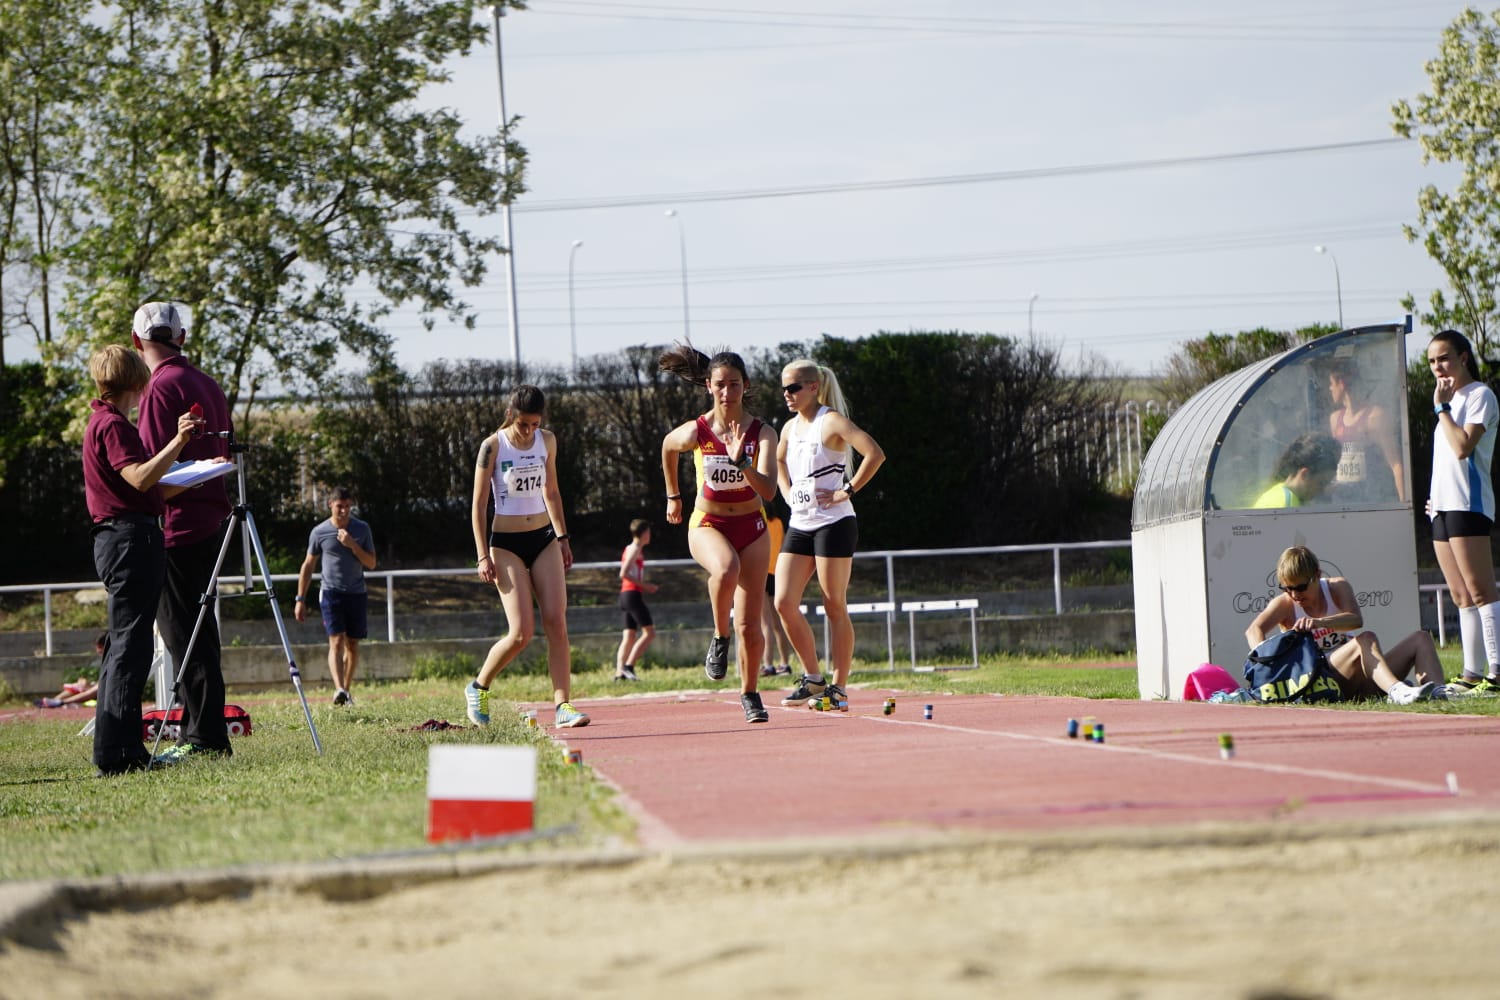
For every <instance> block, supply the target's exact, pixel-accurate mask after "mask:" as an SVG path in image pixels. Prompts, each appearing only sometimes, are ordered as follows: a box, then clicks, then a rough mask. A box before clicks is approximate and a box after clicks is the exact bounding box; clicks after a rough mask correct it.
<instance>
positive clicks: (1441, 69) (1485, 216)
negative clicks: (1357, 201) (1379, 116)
mask: <svg viewBox="0 0 1500 1000" xmlns="http://www.w3.org/2000/svg"><path fill="white" fill-rule="evenodd" d="M1426 71H1427V77H1428V79H1429V80H1430V81H1431V82H1432V92H1431V93H1428V94H1421V95H1419V96H1418V97H1417V98H1416V100H1415V101H1414V102H1410V101H1404V100H1403V101H1397V102H1396V103H1395V104H1394V105H1392V106H1391V114H1392V116H1393V119H1394V120H1393V128H1394V129H1395V131H1396V134H1397V135H1400V136H1404V137H1406V138H1408V139H1410V138H1415V139H1416V140H1417V141H1418V142H1419V143H1420V144H1421V146H1422V162H1423V163H1424V164H1425V163H1432V162H1434V161H1435V162H1437V163H1453V164H1458V165H1460V166H1461V167H1462V174H1461V175H1460V177H1459V180H1458V184H1457V186H1456V187H1455V188H1454V189H1453V190H1452V191H1451V192H1443V191H1439V190H1438V188H1437V187H1436V186H1435V185H1432V184H1429V185H1427V186H1426V187H1424V188H1422V190H1421V191H1420V192H1419V193H1418V195H1417V223H1416V225H1407V226H1403V227H1402V231H1403V232H1404V233H1405V234H1406V238H1407V239H1408V240H1410V241H1411V242H1413V243H1416V242H1420V243H1421V244H1422V246H1423V247H1424V248H1425V249H1426V251H1427V254H1428V256H1430V257H1431V258H1432V259H1433V260H1435V261H1437V263H1438V264H1439V265H1440V266H1441V267H1442V269H1443V271H1444V273H1445V274H1447V276H1448V282H1449V284H1450V285H1452V297H1451V298H1450V297H1449V296H1448V295H1446V294H1445V293H1444V292H1443V291H1442V290H1441V289H1439V290H1435V291H1434V292H1433V293H1432V297H1431V298H1430V300H1429V301H1428V303H1427V306H1428V311H1427V312H1425V313H1420V318H1421V320H1422V322H1424V323H1426V324H1427V325H1428V326H1430V327H1432V328H1434V329H1444V328H1448V327H1453V328H1457V329H1461V330H1465V331H1467V332H1468V334H1469V339H1470V340H1471V342H1472V343H1473V344H1474V349H1475V353H1476V354H1477V355H1479V356H1480V357H1481V358H1486V359H1487V358H1489V357H1490V356H1491V355H1492V354H1494V349H1495V348H1496V346H1500V345H1496V344H1495V342H1494V334H1493V333H1492V332H1491V331H1492V326H1493V320H1494V319H1495V316H1496V288H1497V286H1500V142H1497V137H1500V11H1493V12H1491V13H1488V14H1482V13H1480V12H1479V11H1476V10H1474V9H1472V8H1470V9H1468V10H1465V11H1464V12H1463V13H1462V14H1460V15H1459V16H1458V18H1457V19H1456V20H1454V22H1453V23H1452V24H1451V25H1449V26H1448V27H1447V28H1446V29H1445V30H1444V31H1443V35H1442V40H1441V42H1440V43H1439V47H1438V55H1437V57H1436V58H1434V59H1432V60H1431V61H1429V62H1428V63H1427V65H1426ZM1402 305H1403V306H1404V307H1405V308H1406V309H1407V310H1409V311H1411V312H1414V313H1416V312H1418V309H1417V304H1416V300H1415V298H1414V297H1412V296H1410V295H1408V296H1407V297H1406V298H1405V299H1404V300H1403V301H1402Z"/></svg>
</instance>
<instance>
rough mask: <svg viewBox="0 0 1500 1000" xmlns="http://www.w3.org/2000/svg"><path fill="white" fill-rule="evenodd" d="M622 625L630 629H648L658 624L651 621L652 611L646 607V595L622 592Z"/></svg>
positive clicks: (636, 592) (627, 591) (628, 591)
mask: <svg viewBox="0 0 1500 1000" xmlns="http://www.w3.org/2000/svg"><path fill="white" fill-rule="evenodd" d="M620 623H621V625H622V627H624V628H628V629H642V628H648V627H650V626H651V625H654V624H656V623H655V622H653V621H652V620H651V609H650V608H648V607H646V595H645V594H644V593H642V592H641V591H639V590H622V591H620Z"/></svg>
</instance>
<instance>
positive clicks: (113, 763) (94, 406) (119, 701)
mask: <svg viewBox="0 0 1500 1000" xmlns="http://www.w3.org/2000/svg"><path fill="white" fill-rule="evenodd" d="M89 375H90V376H92V377H93V379H94V385H95V386H96V387H97V389H98V392H99V398H98V399H95V400H94V401H93V402H91V403H90V404H89V407H90V410H91V412H90V413H89V425H88V429H87V430H85V431H84V435H83V494H84V501H85V503H86V504H87V505H88V509H89V516H90V518H92V520H93V522H94V526H93V530H92V533H93V537H94V568H95V569H96V570H98V572H99V581H100V582H101V583H103V584H104V589H105V591H107V592H108V594H109V631H108V632H107V633H105V639H104V658H103V660H102V661H101V663H100V667H99V692H98V694H97V695H96V698H97V700H98V705H97V706H96V707H95V709H94V766H96V767H97V768H98V769H99V774H100V775H101V776H108V775H114V774H123V773H125V772H126V771H134V770H139V769H140V768H143V767H145V766H146V765H147V763H149V762H150V760H151V755H150V752H149V751H148V750H147V749H146V746H145V744H144V743H143V742H142V739H141V695H142V693H143V692H144V691H145V688H146V675H147V674H149V673H150V672H151V646H152V642H151V623H152V622H153V621H154V620H155V618H156V606H157V602H158V601H159V600H160V598H161V588H162V581H163V578H164V575H165V572H166V556H165V550H164V549H163V547H162V531H161V515H162V511H163V510H164V509H165V497H166V496H168V495H170V494H171V493H175V492H177V490H178V489H179V488H178V487H173V486H168V487H163V486H160V485H158V484H157V480H159V479H161V477H162V475H163V474H164V473H165V472H166V471H167V470H168V469H170V468H171V467H172V462H173V461H174V460H175V459H176V458H177V455H178V453H179V452H181V451H182V448H183V446H184V445H186V444H187V442H188V441H190V440H191V439H192V434H193V431H194V429H195V428H197V427H198V426H200V425H201V424H202V421H201V420H199V419H198V418H197V417H195V416H194V415H193V414H191V413H189V412H187V411H186V409H184V411H183V412H182V413H180V414H179V415H178V417H177V421H176V425H175V429H174V433H173V434H172V435H171V436H170V437H168V438H167V440H166V444H165V446H164V447H163V448H162V449H161V451H159V452H158V453H157V454H155V455H149V454H148V453H147V451H146V448H145V446H144V445H143V444H142V443H141V438H140V435H139V434H138V433H137V432H136V429H135V426H134V425H133V424H131V422H130V420H129V419H128V418H127V417H126V414H128V413H129V412H130V408H131V407H132V406H134V405H135V402H136V400H137V399H138V398H139V397H140V394H141V391H142V390H143V389H145V387H146V382H147V380H148V379H149V378H150V377H151V372H150V370H149V369H148V368H147V367H146V363H145V362H144V361H143V360H141V357H140V355H138V354H136V353H135V352H133V351H131V350H129V349H127V348H125V347H123V346H121V345H119V344H111V345H110V346H109V347H105V348H103V349H101V350H99V351H98V352H96V353H95V354H94V356H93V357H92V358H90V359H89Z"/></svg>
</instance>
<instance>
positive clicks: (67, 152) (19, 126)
mask: <svg viewBox="0 0 1500 1000" xmlns="http://www.w3.org/2000/svg"><path fill="white" fill-rule="evenodd" d="M93 6H94V5H93V4H92V3H89V2H80V0H61V2H58V0H10V2H7V3H5V4H3V5H0V367H3V366H4V364H5V339H6V337H8V336H11V335H13V331H16V330H21V329H29V330H30V331H31V333H32V336H33V337H34V339H35V342H36V344H37V346H39V347H42V348H45V347H46V346H47V345H49V344H51V343H52V340H53V325H52V324H53V302H52V282H53V277H54V266H55V263H56V258H57V254H56V250H57V248H58V246H59V245H60V244H61V243H63V242H65V241H66V239H67V236H68V233H69V231H70V230H69V223H70V222H71V212H70V209H71V202H70V201H69V199H68V197H67V194H68V191H69V180H70V177H71V170H72V168H73V165H74V164H75V163H76V162H77V160H78V156H79V150H80V149H81V145H82V140H83V133H82V132H81V130H80V129H78V127H77V125H76V117H77V111H78V108H79V106H80V104H81V103H82V102H83V101H84V100H86V98H87V95H88V94H89V93H90V89H91V82H92V81H93V80H94V79H96V78H97V70H96V67H97V65H98V63H99V61H100V59H101V57H102V48H101V42H102V37H103V35H102V32H101V31H100V30H99V29H98V28H97V27H96V26H95V25H93V24H91V23H90V22H89V21H88V20H87V15H88V13H89V12H90V10H91V9H92V8H93ZM4 382H5V380H4V379H0V386H3V384H4ZM0 392H3V390H0ZM4 402H5V401H4V397H3V395H0V407H3V406H4Z"/></svg>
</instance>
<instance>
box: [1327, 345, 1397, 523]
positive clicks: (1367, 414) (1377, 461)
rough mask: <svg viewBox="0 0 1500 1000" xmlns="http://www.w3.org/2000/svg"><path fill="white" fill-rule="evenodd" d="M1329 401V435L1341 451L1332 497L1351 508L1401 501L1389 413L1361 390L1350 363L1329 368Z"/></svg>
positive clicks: (1394, 441) (1394, 437)
mask: <svg viewBox="0 0 1500 1000" xmlns="http://www.w3.org/2000/svg"><path fill="white" fill-rule="evenodd" d="M1328 396H1329V398H1330V399H1331V400H1332V401H1333V411H1332V412H1331V413H1329V414H1328V433H1329V434H1330V435H1331V436H1332V437H1333V439H1334V440H1335V441H1337V442H1338V443H1339V448H1340V449H1341V451H1340V454H1339V467H1338V474H1337V475H1336V476H1335V477H1334V480H1333V486H1332V493H1333V495H1334V497H1335V498H1336V499H1337V500H1346V501H1352V502H1356V503H1358V502H1366V501H1375V502H1384V501H1387V500H1389V499H1391V498H1392V497H1394V498H1395V499H1396V500H1405V499H1406V497H1405V495H1404V492H1403V491H1404V490H1405V489H1406V466H1405V463H1404V462H1403V460H1402V457H1401V446H1400V445H1399V444H1398V443H1397V440H1396V431H1395V428H1394V427H1393V426H1392V425H1391V417H1390V414H1389V413H1388V412H1386V408H1385V407H1383V406H1380V405H1378V404H1377V403H1375V401H1374V400H1372V399H1371V398H1370V393H1369V390H1368V389H1364V390H1362V389H1361V387H1360V380H1359V376H1358V373H1357V371H1356V369H1355V367H1354V365H1353V364H1352V363H1351V362H1347V361H1340V362H1335V363H1334V364H1331V365H1329V366H1328Z"/></svg>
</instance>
